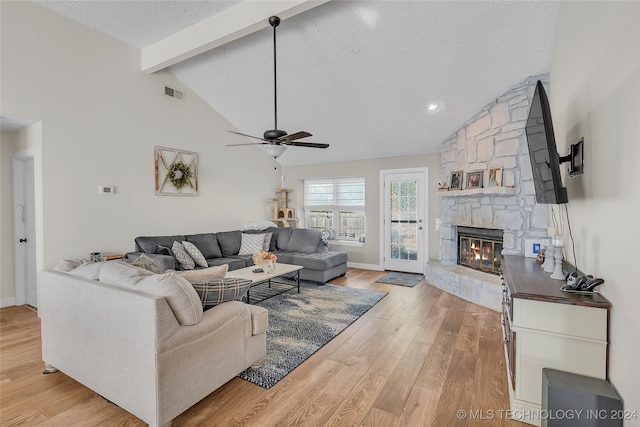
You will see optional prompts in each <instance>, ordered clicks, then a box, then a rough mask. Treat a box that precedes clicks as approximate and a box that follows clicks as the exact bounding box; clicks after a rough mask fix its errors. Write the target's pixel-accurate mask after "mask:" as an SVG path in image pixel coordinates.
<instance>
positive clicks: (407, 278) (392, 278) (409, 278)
mask: <svg viewBox="0 0 640 427" xmlns="http://www.w3.org/2000/svg"><path fill="white" fill-rule="evenodd" d="M422 279H424V276H423V275H422V274H411V273H395V272H393V273H387V274H385V275H384V276H382V277H381V278H379V279H378V280H376V282H377V283H388V284H390V285H399V286H409V287H411V288H412V287H414V286H415V285H417V284H418V283H420V281H421V280H422Z"/></svg>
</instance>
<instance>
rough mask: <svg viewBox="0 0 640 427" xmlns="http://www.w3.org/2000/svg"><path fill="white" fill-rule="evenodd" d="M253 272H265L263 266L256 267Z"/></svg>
mask: <svg viewBox="0 0 640 427" xmlns="http://www.w3.org/2000/svg"><path fill="white" fill-rule="evenodd" d="M253 272H254V273H264V270H263V269H262V268H254V269H253Z"/></svg>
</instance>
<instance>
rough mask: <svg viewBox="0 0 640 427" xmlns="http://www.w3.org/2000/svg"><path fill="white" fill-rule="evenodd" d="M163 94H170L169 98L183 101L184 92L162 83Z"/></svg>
mask: <svg viewBox="0 0 640 427" xmlns="http://www.w3.org/2000/svg"><path fill="white" fill-rule="evenodd" d="M164 94H165V95H167V96H170V97H171V98H175V99H179V100H181V101H184V92H182V91H180V90H178V89H174V88H172V87H169V86H167V85H164Z"/></svg>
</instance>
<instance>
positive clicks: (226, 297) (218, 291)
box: [192, 277, 252, 311]
mask: <svg viewBox="0 0 640 427" xmlns="http://www.w3.org/2000/svg"><path fill="white" fill-rule="evenodd" d="M251 283H252V282H251V280H246V279H235V278H230V277H229V278H225V279H212V280H199V281H197V282H194V283H192V285H193V288H194V289H195V291H196V292H197V294H198V295H199V297H200V300H201V301H202V308H203V310H204V311H206V310H208V309H210V308H211V307H215V306H216V305H218V304H222V303H223V302H228V301H240V300H242V297H243V296H244V294H246V293H247V290H248V289H249V286H251Z"/></svg>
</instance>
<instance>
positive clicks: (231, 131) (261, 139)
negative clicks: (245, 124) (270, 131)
mask: <svg viewBox="0 0 640 427" xmlns="http://www.w3.org/2000/svg"><path fill="white" fill-rule="evenodd" d="M228 132H229V133H235V134H236V135H240V136H248V137H249V138H254V139H259V140H260V141H267V140H266V139H264V138H260V137H259V136H253V135H247V134H246V133H240V132H236V131H233V130H230V131H228ZM267 142H268V141H267Z"/></svg>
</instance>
